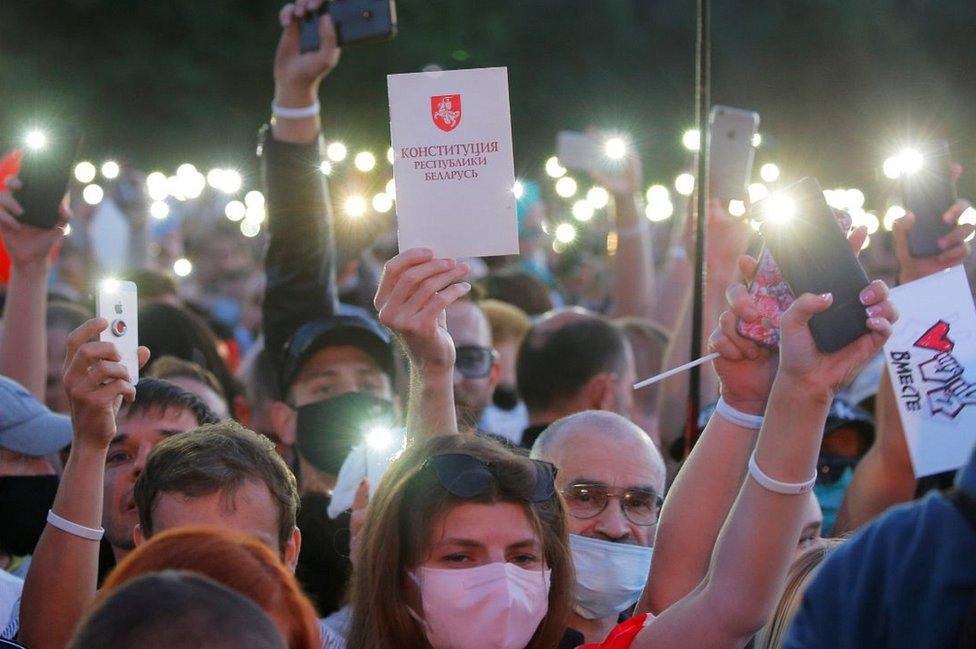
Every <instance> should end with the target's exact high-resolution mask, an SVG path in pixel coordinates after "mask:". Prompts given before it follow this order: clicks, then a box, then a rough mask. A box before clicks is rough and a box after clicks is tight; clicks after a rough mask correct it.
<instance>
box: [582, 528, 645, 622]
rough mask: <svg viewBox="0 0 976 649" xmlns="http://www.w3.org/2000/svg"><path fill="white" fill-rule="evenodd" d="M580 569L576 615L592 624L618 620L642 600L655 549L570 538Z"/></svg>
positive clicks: (586, 538) (587, 538)
mask: <svg viewBox="0 0 976 649" xmlns="http://www.w3.org/2000/svg"><path fill="white" fill-rule="evenodd" d="M569 547H570V550H572V553H573V567H574V568H575V569H576V612H577V613H579V614H580V615H581V616H582V617H585V618H586V619H588V620H599V619H603V618H606V617H611V616H613V617H616V616H617V615H620V613H622V612H623V611H626V610H627V609H628V608H630V607H631V606H633V605H634V603H635V602H637V600H638V598H640V594H641V591H642V590H644V584H645V583H646V582H647V574H648V572H649V571H650V569H651V555H652V554H653V549H652V548H646V547H644V546H642V545H630V544H627V543H612V542H610V541H601V540H599V539H591V538H589V537H587V536H577V535H576V534H570V535H569Z"/></svg>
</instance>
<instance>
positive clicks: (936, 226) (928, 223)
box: [902, 140, 956, 257]
mask: <svg viewBox="0 0 976 649" xmlns="http://www.w3.org/2000/svg"><path fill="white" fill-rule="evenodd" d="M919 153H920V154H921V156H922V165H921V167H920V168H919V169H918V170H916V171H913V172H910V173H904V174H903V176H902V192H903V194H904V200H905V209H906V210H907V211H909V212H912V213H913V214H914V215H915V225H914V226H913V227H912V229H911V230H910V231H909V232H908V250H909V252H911V254H912V256H913V257H931V256H933V255H937V254H939V253H940V252H942V249H941V248H939V239H941V238H942V237H944V236H945V235H947V234H949V232H951V231H952V228H953V226H952V225H950V224H948V223H946V222H945V221H943V220H942V215H943V214H945V213H946V211H947V210H948V209H949V208H950V207H952V204H953V203H955V202H956V185H955V183H953V182H952V160H951V158H950V155H949V143H948V142H946V141H945V140H933V141H931V142H927V143H925V144H924V145H922V147H920V148H919Z"/></svg>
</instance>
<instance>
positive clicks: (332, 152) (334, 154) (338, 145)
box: [325, 142, 349, 162]
mask: <svg viewBox="0 0 976 649" xmlns="http://www.w3.org/2000/svg"><path fill="white" fill-rule="evenodd" d="M348 153H349V150H348V149H347V148H346V145H345V144H343V143H342V142H333V143H332V144H330V145H329V146H327V147H325V155H326V156H328V158H329V160H331V161H332V162H342V161H343V160H345V159H346V155H348Z"/></svg>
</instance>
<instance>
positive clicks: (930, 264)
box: [891, 165, 974, 283]
mask: <svg viewBox="0 0 976 649" xmlns="http://www.w3.org/2000/svg"><path fill="white" fill-rule="evenodd" d="M955 168H959V171H960V172H961V171H962V169H961V167H959V166H958V165H955V166H954V169H953V171H954V172H955ZM957 177H958V176H957ZM969 207H971V206H970V204H969V201H965V200H959V201H956V203H955V204H954V205H953V206H952V207H951V208H949V210H948V211H947V212H946V213H945V214H943V215H942V220H943V221H944V222H945V223H946V225H951V226H954V227H953V229H952V230H951V231H950V232H949V233H948V234H946V235H945V236H944V237H942V238H941V239H939V242H938V245H939V248H941V249H942V252H940V253H939V254H938V255H934V256H931V257H914V256H912V254H911V250H910V247H909V242H908V233H909V232H911V230H912V228H913V227H914V226H915V215H914V214H912V213H908V214H906V215H905V216H904V217H902V218H900V219H898V220H897V221H895V223H894V225H893V226H892V228H891V236H892V238H893V239H894V247H895V257H897V258H898V264H899V266H900V267H901V272H900V273H899V276H898V279H899V281H900V282H902V283H907V282H911V281H914V280H916V279H921V278H923V277H927V276H929V275H934V274H935V273H938V272H939V271H942V270H945V269H946V268H951V267H953V266H956V265H958V264H961V263H962V262H963V261H965V259H966V257H968V256H969V252H970V246H969V243H968V241H967V239H968V238H969V237H971V236H972V235H973V232H974V227H973V226H972V225H971V224H969V223H959V217H960V216H962V213H963V212H965V211H966V210H967V209H969Z"/></svg>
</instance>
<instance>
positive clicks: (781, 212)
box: [763, 194, 796, 223]
mask: <svg viewBox="0 0 976 649" xmlns="http://www.w3.org/2000/svg"><path fill="white" fill-rule="evenodd" d="M763 206H764V207H763V217H764V218H765V219H766V220H767V221H770V222H773V223H781V222H783V221H788V220H790V219H791V218H793V216H794V215H795V214H796V204H795V203H794V202H793V199H792V198H790V197H789V196H786V195H784V194H773V195H772V196H770V197H769V198H767V199H766V201H765V202H764V203H763Z"/></svg>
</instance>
